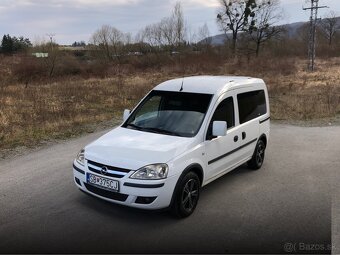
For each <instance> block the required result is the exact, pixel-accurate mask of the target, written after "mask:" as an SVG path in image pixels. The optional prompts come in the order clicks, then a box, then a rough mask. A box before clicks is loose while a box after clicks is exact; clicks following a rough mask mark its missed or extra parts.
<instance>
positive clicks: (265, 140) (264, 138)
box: [259, 134, 267, 147]
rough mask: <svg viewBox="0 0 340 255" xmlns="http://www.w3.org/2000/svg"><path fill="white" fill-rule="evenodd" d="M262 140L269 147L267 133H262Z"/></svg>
mask: <svg viewBox="0 0 340 255" xmlns="http://www.w3.org/2000/svg"><path fill="white" fill-rule="evenodd" d="M260 140H262V141H263V142H264V146H265V147H267V136H266V134H262V135H260V137H259V141H260Z"/></svg>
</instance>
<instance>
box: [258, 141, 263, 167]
mask: <svg viewBox="0 0 340 255" xmlns="http://www.w3.org/2000/svg"><path fill="white" fill-rule="evenodd" d="M263 159H264V145H263V144H261V143H260V144H259V146H258V148H257V152H256V163H257V164H258V165H259V166H260V165H262V163H263Z"/></svg>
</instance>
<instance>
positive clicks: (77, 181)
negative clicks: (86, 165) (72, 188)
mask: <svg viewBox="0 0 340 255" xmlns="http://www.w3.org/2000/svg"><path fill="white" fill-rule="evenodd" d="M74 179H75V181H76V183H77V184H78V185H79V186H81V183H80V180H79V179H78V178H77V177H74Z"/></svg>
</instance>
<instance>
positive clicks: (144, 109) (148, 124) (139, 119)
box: [123, 90, 212, 137]
mask: <svg viewBox="0 0 340 255" xmlns="http://www.w3.org/2000/svg"><path fill="white" fill-rule="evenodd" d="M211 98H212V95H210V94H198V93H185V92H169V91H156V90H153V91H151V92H150V94H149V95H148V96H147V97H146V98H145V99H144V101H143V102H142V103H141V104H140V105H139V106H138V108H137V109H136V110H135V111H134V112H133V113H132V114H131V115H130V117H129V118H128V120H127V121H126V123H125V124H124V125H123V127H125V128H131V129H136V130H140V131H146V132H153V133H160V134H165V135H174V136H183V137H193V136H195V135H196V134H197V133H198V131H199V129H200V127H201V125H202V122H203V120H204V117H205V114H206V112H207V110H208V107H209V104H210V100H211Z"/></svg>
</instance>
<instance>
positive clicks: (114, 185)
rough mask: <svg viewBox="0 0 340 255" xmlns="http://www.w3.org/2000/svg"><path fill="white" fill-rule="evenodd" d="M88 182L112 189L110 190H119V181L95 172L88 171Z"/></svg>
mask: <svg viewBox="0 0 340 255" xmlns="http://www.w3.org/2000/svg"><path fill="white" fill-rule="evenodd" d="M86 179H87V183H90V184H92V185H95V186H97V187H100V188H103V189H106V190H110V191H115V192H118V191H119V182H118V181H115V180H111V179H108V178H104V177H101V176H98V175H95V174H90V173H87V177H86Z"/></svg>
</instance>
